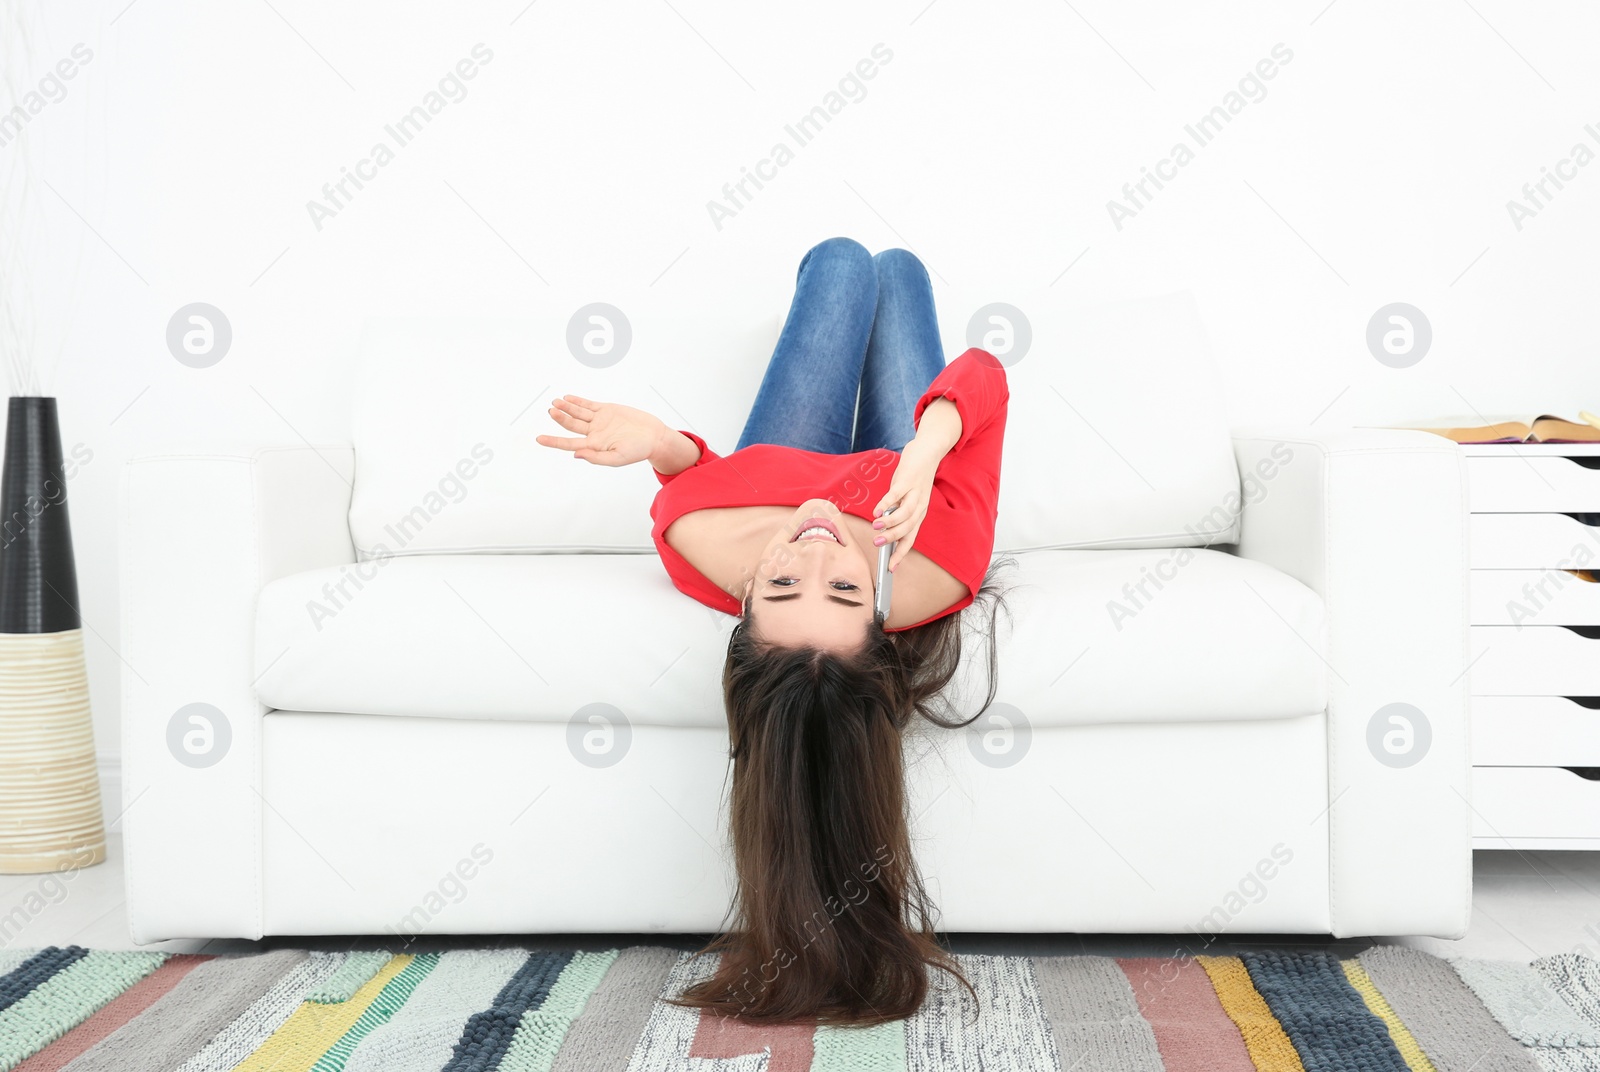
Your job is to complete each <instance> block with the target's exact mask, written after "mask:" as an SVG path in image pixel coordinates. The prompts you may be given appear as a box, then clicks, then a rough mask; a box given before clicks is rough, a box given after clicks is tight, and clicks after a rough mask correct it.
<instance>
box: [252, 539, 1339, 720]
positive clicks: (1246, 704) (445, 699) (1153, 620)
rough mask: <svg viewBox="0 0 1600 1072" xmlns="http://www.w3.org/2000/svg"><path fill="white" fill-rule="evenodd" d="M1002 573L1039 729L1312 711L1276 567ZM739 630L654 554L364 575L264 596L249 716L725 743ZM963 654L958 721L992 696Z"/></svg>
mask: <svg viewBox="0 0 1600 1072" xmlns="http://www.w3.org/2000/svg"><path fill="white" fill-rule="evenodd" d="M1015 558H1016V562H1017V565H1016V568H1014V569H1006V570H1002V571H1001V575H1002V579H1003V580H1006V581H1009V582H1010V583H1011V584H1012V585H1013V588H1012V590H1011V592H1010V594H1009V596H1008V597H1007V598H1008V604H1009V607H1010V611H1011V613H1010V615H1009V620H1008V616H1007V615H1006V614H1004V613H1002V615H1001V617H1000V623H999V634H1000V635H999V678H1000V689H999V692H998V694H997V696H996V700H997V702H1004V703H1006V704H1008V705H1009V706H1010V708H1011V709H1014V711H1016V712H1020V713H1021V716H1022V717H1023V718H1025V719H1026V720H1027V722H1028V723H1029V724H1030V725H1032V726H1034V727H1043V726H1061V725H1078V724H1085V723H1116V722H1160V721H1205V720H1228V719H1259V718H1290V717H1296V716H1300V715H1306V714H1313V713H1316V712H1319V711H1321V710H1322V709H1323V707H1324V706H1325V704H1326V675H1327V674H1328V673H1329V669H1328V667H1327V665H1326V664H1325V663H1324V661H1323V652H1324V640H1323V608H1322V602H1321V599H1320V597H1319V596H1317V594H1316V593H1314V592H1313V591H1312V590H1311V589H1309V588H1307V587H1306V586H1305V585H1303V584H1301V583H1300V582H1299V581H1296V580H1294V579H1293V578H1291V577H1289V576H1287V575H1286V574H1283V573H1280V572H1278V571H1277V570H1275V569H1273V568H1271V567H1270V566H1266V565H1263V564H1261V563H1259V562H1253V561H1250V560H1248V559H1242V558H1238V557H1236V556H1234V555H1231V554H1227V553H1225V552H1221V551H1216V550H1209V549H1196V548H1140V549H1122V550H1052V551H1028V552H1023V553H1021V554H1018V555H1016V556H1015ZM734 621H735V619H734V618H732V617H731V616H729V615H726V614H723V613H721V612H720V611H714V610H711V609H710V608H708V607H705V606H702V605H701V604H699V603H696V602H695V601H694V600H691V599H687V598H685V597H684V596H683V595H682V594H681V593H680V592H678V591H677V590H676V589H675V588H673V587H672V584H671V582H670V581H669V580H668V579H667V575H666V572H665V571H664V570H663V569H662V568H661V563H660V561H659V560H658V559H657V557H656V556H655V555H603V554H596V555H417V556H411V557H396V558H391V559H385V560H376V561H368V562H361V563H355V564H351V565H345V566H336V567H330V568H326V569H317V570H310V571H307V572H304V573H298V574H292V575H290V576H287V577H283V578H280V579H278V580H275V581H273V582H271V583H270V584H268V585H267V586H266V587H265V588H263V589H262V591H261V597H260V600H259V602H258V605H257V611H256V667H255V672H256V695H257V697H258V699H260V700H261V702H262V703H264V704H266V705H267V706H268V707H271V708H276V709H280V710H288V711H339V712H351V713H361V714H392V715H423V716H445V717H455V718H487V719H526V720H534V721H544V722H568V721H572V720H574V719H576V723H575V724H577V725H580V726H582V725H587V724H589V722H590V720H589V715H591V714H595V713H599V714H601V715H603V716H604V717H605V718H606V719H608V720H610V721H612V722H616V721H619V720H625V721H626V723H628V724H640V725H666V726H698V727H720V726H723V725H724V724H725V720H724V716H723V712H722V700H721V672H722V660H723V657H724V655H725V653H726V651H727V642H728V633H729V630H730V629H731V628H732V626H733V623H734ZM970 636H971V634H970V633H969V640H968V643H967V647H966V650H965V651H964V652H963V664H962V672H961V675H960V676H959V677H958V680H957V683H956V686H955V688H954V691H953V695H954V696H955V697H956V698H957V702H958V703H964V702H965V698H966V697H968V696H970V695H972V694H973V693H974V692H977V693H979V694H981V692H982V687H983V685H984V682H985V680H986V679H985V678H984V676H983V675H984V665H983V663H984V660H983V657H984V655H985V652H984V651H983V650H982V649H980V647H979V645H978V644H977V643H976V642H975V641H973V640H971V639H970ZM591 705H604V706H600V707H591ZM967 710H968V711H970V710H971V708H970V707H969V708H967ZM580 712H582V714H580Z"/></svg>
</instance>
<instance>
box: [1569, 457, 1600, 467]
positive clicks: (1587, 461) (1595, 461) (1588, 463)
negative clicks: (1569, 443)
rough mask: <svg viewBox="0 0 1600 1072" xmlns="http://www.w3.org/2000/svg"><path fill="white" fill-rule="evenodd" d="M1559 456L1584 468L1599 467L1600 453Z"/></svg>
mask: <svg viewBox="0 0 1600 1072" xmlns="http://www.w3.org/2000/svg"><path fill="white" fill-rule="evenodd" d="M1560 457H1563V458H1565V459H1567V461H1569V462H1573V463H1574V464H1576V465H1581V466H1583V467H1584V468H1585V469H1600V454H1562V455H1560Z"/></svg>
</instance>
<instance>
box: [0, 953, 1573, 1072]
mask: <svg viewBox="0 0 1600 1072" xmlns="http://www.w3.org/2000/svg"><path fill="white" fill-rule="evenodd" d="M957 959H958V960H959V961H960V963H961V966H962V968H963V969H964V970H965V971H966V973H967V977H968V979H970V980H971V982H972V985H973V987H974V988H975V989H976V990H977V992H978V995H979V999H980V1000H979V1004H978V1006H977V1007H976V1008H975V1007H974V1006H973V1005H972V1000H971V997H970V996H969V995H968V994H967V993H966V991H965V990H964V989H960V988H956V987H954V986H952V985H950V984H949V983H948V981H947V977H945V976H944V975H942V974H940V973H936V974H935V975H934V979H935V981H936V986H935V989H934V991H933V992H932V993H931V994H930V996H929V999H928V1001H927V1003H926V1004H925V1005H924V1006H923V1007H922V1009H921V1010H919V1011H918V1012H917V1014H916V1015H914V1016H912V1017H910V1018H909V1019H906V1020H901V1021H897V1022H895V1023H891V1024H886V1025H883V1026H880V1027H871V1028H842V1027H830V1026H826V1025H818V1024H816V1023H794V1024H786V1025H780V1026H776V1027H761V1026H756V1025H746V1024H743V1023H741V1022H739V1021H736V1020H726V1019H722V1018H719V1017H715V1016H712V1015H709V1014H707V1015H701V1014H700V1013H698V1012H694V1011H691V1010H687V1009H681V1008H678V1007H676V1006H673V1005H668V1004H665V1003H663V1002H658V1001H657V1000H656V998H657V997H658V996H659V995H663V994H667V995H671V994H674V993H677V992H678V991H679V990H680V989H681V988H682V987H683V986H684V985H685V984H687V983H689V982H691V981H693V980H695V979H699V978H702V977H704V976H706V975H709V974H710V973H711V971H712V969H713V968H714V967H715V963H716V961H715V957H714V956H711V955H706V956H699V957H696V956H694V955H693V954H690V953H680V952H678V951H676V950H673V949H666V948H659V947H651V946H631V947H628V948H625V949H610V950H606V951H604V952H597V953H596V952H576V953H574V952H550V951H541V950H528V949H464V950H453V951H449V952H443V953H435V952H429V953H415V954H412V953H388V952H349V953H328V952H319V951H309V950H303V949H282V950H275V951H273V952H269V953H260V954H248V955H223V956H203V955H190V954H166V953H158V952H108V951H100V950H91V949H84V948H81V947H79V946H65V947H61V946H49V947H47V948H43V949H24V950H0V1069H4V1070H9V1069H23V1070H25V1072H47V1070H48V1072H55V1070H58V1069H59V1070H66V1072H90V1070H94V1072H101V1070H104V1072H157V1070H159V1072H172V1070H177V1072H214V1070H222V1069H247V1070H251V1072H338V1070H341V1069H344V1070H349V1072H441V1070H446V1072H468V1070H471V1072H491V1070H495V1069H503V1070H511V1072H533V1070H541V1072H544V1070H555V1072H596V1070H604V1069H618V1070H622V1069H626V1070H629V1072H655V1070H663V1072H667V1070H671V1072H717V1070H727V1072H889V1070H901V1069H906V1070H928V1072H947V1070H964V1069H972V1070H980V1069H981V1070H984V1072H1006V1070H1012V1069H1015V1070H1018V1072H1068V1070H1072V1069H1078V1070H1081V1072H1145V1070H1171V1072H1233V1070H1240V1072H1248V1070H1251V1069H1273V1070H1288V1072H1323V1070H1330V1072H1332V1070H1338V1072H1366V1070H1374V1072H1406V1070H1421V1072H1435V1070H1436V1072H1469V1070H1470V1072H1502V1070H1507V1069H1518V1070H1535V1072H1578V1070H1584V1069H1595V1070H1600V961H1596V960H1594V959H1592V958H1590V957H1586V956H1582V955H1580V954H1576V953H1568V954H1562V955H1559V956H1552V957H1544V958H1541V959H1538V960H1535V961H1533V962H1532V963H1529V964H1524V963H1520V962H1517V961H1495V960H1475V959H1459V958H1449V959H1441V958H1439V957H1435V956H1432V955H1430V954H1427V953H1424V952H1421V951H1419V950H1415V949H1407V948H1402V947H1398V946H1375V947H1373V948H1370V949H1368V950H1366V951H1364V952H1362V953H1360V954H1359V955H1357V956H1354V957H1350V958H1347V959H1341V958H1340V957H1338V956H1335V955H1333V954H1330V953H1323V952H1285V951H1266V952H1245V953H1241V954H1240V955H1238V956H1196V957H1177V958H1167V957H1104V956H1068V957H1014V956H981V955H976V954H959V955H958V957H957Z"/></svg>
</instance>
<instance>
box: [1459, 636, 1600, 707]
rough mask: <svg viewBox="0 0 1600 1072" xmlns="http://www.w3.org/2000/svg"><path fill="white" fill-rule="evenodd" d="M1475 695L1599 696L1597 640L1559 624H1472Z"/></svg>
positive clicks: (1471, 677) (1471, 678) (1599, 648)
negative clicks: (1520, 625) (1519, 625)
mask: <svg viewBox="0 0 1600 1072" xmlns="http://www.w3.org/2000/svg"><path fill="white" fill-rule="evenodd" d="M1467 632H1468V633H1469V635H1470V637H1469V644H1470V645H1471V648H1472V664H1471V669H1470V670H1469V671H1468V675H1469V676H1468V680H1469V682H1470V687H1471V691H1472V694H1473V695H1474V696H1600V639H1591V638H1589V637H1586V636H1583V635H1582V634H1580V633H1578V632H1575V631H1574V630H1572V629H1567V628H1564V627H1562V626H1559V625H1527V626H1523V627H1521V628H1518V627H1517V626H1514V625H1474V626H1472V627H1470V628H1469V629H1468V630H1467Z"/></svg>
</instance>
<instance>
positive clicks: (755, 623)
mask: <svg viewBox="0 0 1600 1072" xmlns="http://www.w3.org/2000/svg"><path fill="white" fill-rule="evenodd" d="M858 396H859V400H858ZM1009 398H1010V394H1009V391H1008V388H1007V385H1006V376H1005V370H1004V368H1003V367H1002V366H1001V364H1000V362H999V361H998V360H996V359H995V358H994V356H993V355H991V354H989V353H987V352H986V351H983V350H978V349H970V350H967V351H966V352H965V353H963V354H962V355H961V356H960V357H958V358H956V360H954V361H952V362H951V363H950V364H948V365H946V364H945V362H944V358H943V352H942V349H941V347H940V344H939V332H938V323H937V320H936V318H935V315H934V306H933V289H932V286H931V284H930V283H929V280H928V273H927V270H926V269H925V268H924V267H923V266H922V263H921V262H920V261H918V260H917V258H916V257H915V256H914V255H913V254H911V253H909V252H907V251H906V250H903V249H890V250H885V251H883V252H882V253H879V254H877V255H876V256H873V255H872V254H869V253H868V252H867V250H866V249H865V248H864V247H863V246H861V245H860V244H859V243H857V242H854V241H851V240H850V239H846V238H830V239H828V240H826V241H824V242H822V243H820V244H818V245H816V246H815V247H813V248H812V249H811V250H809V251H808V252H807V253H806V255H805V257H804V258H803V259H802V260H801V261H800V270H799V275H798V278H797V280H796V284H795V294H794V301H793V304H792V305H791V307H790V310H789V315H788V319H787V320H786V321H785V323H784V327H783V331H782V333H781V335H780V336H779V339H778V345H777V349H776V350H775V351H774V353H773V355H772V359H771V362H770V363H769V365H768V366H767V371H766V375H765V377H764V378H763V380H762V382H761V387H760V390H759V392H758V393H757V395H756V401H755V405H754V407H753V408H752V410H751V413H750V417H749V420H748V421H747V422H746V424H745V428H744V434H743V435H742V436H741V437H740V441H739V446H738V449H736V450H735V451H734V452H733V453H731V454H729V455H726V456H720V455H718V454H717V453H716V452H715V451H713V450H712V449H711V448H710V447H709V446H707V445H706V442H705V440H703V439H702V438H700V437H699V436H698V435H696V434H694V433H693V432H687V431H681V430H675V429H672V428H669V427H668V426H667V425H666V424H664V423H663V422H662V421H661V420H659V419H658V418H656V417H654V416H652V415H650V414H648V413H645V412H643V411H641V410H637V409H632V408H630V407H628V406H623V405H619V404H616V403H606V402H592V401H590V400H588V399H585V398H579V397H577V396H575V395H566V396H565V397H563V398H560V399H556V400H555V402H554V404H553V406H552V408H551V409H550V415H551V417H553V418H554V419H555V421H556V422H557V423H558V424H560V425H561V426H562V427H563V428H565V429H567V430H568V431H570V432H573V433H575V435H574V436H572V437H561V436H552V435H541V436H539V437H538V442H539V443H540V444H541V445H543V446H548V447H553V448H557V449H562V450H569V451H573V452H575V454H576V456H577V457H579V458H583V459H585V460H587V461H590V462H592V463H594V464H596V465H627V464H630V463H633V462H638V461H646V460H647V461H649V462H650V464H651V467H652V468H653V469H654V470H655V473H656V476H657V479H658V480H659V481H660V482H661V485H662V487H661V490H660V491H659V492H658V493H657V494H656V498H655V502H654V503H653V504H652V505H651V509H650V516H651V518H652V519H653V521H654V527H653V530H652V533H651V535H652V537H653V538H654V540H655V543H656V547H657V549H658V550H659V551H660V554H661V561H662V563H663V565H664V566H665V567H666V569H667V573H668V574H669V575H670V577H671V578H672V581H673V583H674V584H675V585H676V586H677V587H678V588H679V590H681V591H683V592H684V593H685V594H687V595H689V596H692V597H693V598H695V599H697V600H699V601H700V602H702V603H705V604H707V605H708V606H711V607H714V608H716V609H718V610H723V611H726V612H727V613H729V614H732V615H736V616H738V618H739V621H738V622H737V623H736V624H735V625H734V627H733V630H732V635H731V636H730V638H729V642H728V656H727V661H726V663H725V664H724V667H723V677H722V687H723V701H724V705H725V707H726V710H727V716H728V731H729V740H730V744H731V751H730V755H731V757H732V760H733V790H732V799H731V804H730V827H731V839H732V843H733V850H734V862H735V871H736V874H737V881H738V888H737V892H736V897H735V907H736V909H737V912H738V920H737V923H736V925H735V927H734V928H733V929H732V930H730V931H727V932H724V933H723V934H721V935H719V936H718V937H716V938H715V939H714V940H713V941H712V942H711V943H710V944H709V945H708V946H707V947H706V949H705V950H703V951H704V952H709V951H713V950H716V951H721V952H722V954H723V955H722V957H721V959H720V962H719V966H718V968H717V970H716V972H715V974H713V975H712V976H710V977H709V978H707V979H704V980H702V981H700V982H698V983H696V984H694V985H692V986H690V987H689V988H687V989H686V990H685V991H684V993H683V994H682V995H680V996H678V997H677V998H676V999H675V1001H676V1003H678V1004H682V1005H686V1006H692V1007H698V1008H705V1009H712V1010H715V1011H717V1012H719V1013H721V1014H723V1015H727V1016H739V1017H741V1018H743V1019H746V1020H752V1021H766V1022H781V1021H789V1020H801V1019H809V1018H812V1017H815V1018H818V1019H821V1020H824V1021H829V1022H849V1023H855V1024H862V1025H865V1024H871V1023H882V1022H886V1021H889V1020H896V1019H902V1018H904V1017H906V1016H909V1015H911V1014H912V1013H913V1012H915V1011H916V1010H917V1008H918V1007H919V1006H920V1005H921V1004H922V1002H923V1000H924V998H925V997H926V993H927V987H928V979H927V969H928V968H930V967H932V968H937V969H940V970H943V971H946V972H949V973H950V974H951V975H952V976H953V977H955V978H956V979H957V980H959V981H960V982H961V983H962V984H963V985H967V980H966V979H965V978H964V977H963V976H962V974H961V972H960V968H959V966H958V965H957V964H956V962H955V960H954V959H953V958H952V957H951V956H950V955H949V954H948V953H947V952H946V951H945V950H944V949H943V948H941V947H940V946H939V944H938V942H937V939H936V934H935V931H934V928H933V917H932V905H931V903H930V901H929V898H928V896H927V893H926V891H925V890H924V887H923V884H922V880H921V878H920V876H919V873H918V870H917V867H916V865H915V862H914V861H913V860H912V858H911V847H910V838H909V834H908V828H907V801H906V793H905V777H904V769H903V765H902V760H901V733H902V731H903V730H904V729H905V728H906V726H907V724H908V723H909V722H910V720H911V717H912V716H913V715H914V714H921V715H922V716H923V717H925V718H927V719H929V720H930V721H932V722H934V723H936V724H938V725H940V726H945V727H947V728H956V727H959V726H965V725H967V724H969V723H970V722H972V721H973V720H974V719H976V718H977V717H978V716H979V715H981V714H982V713H983V710H984V709H985V708H987V707H988V704H989V703H990V702H992V701H993V699H994V695H995V680H994V664H995V612H996V610H997V608H998V606H999V605H1000V604H999V599H1000V593H999V591H998V589H997V587H996V586H995V585H994V584H993V576H994V573H995V568H996V567H998V566H999V565H1000V563H998V562H997V563H995V564H994V566H991V563H990V558H991V555H992V553H993V549H994V525H995V515H996V504H997V502H998V499H999V493H1000V455H1001V445H1002V441H1003V439H1004V435H1005V423H1006V410H1007V403H1008V400H1009ZM890 508H893V512H892V513H886V511H888V510H889V509H890ZM885 542H894V543H895V544H896V547H895V551H894V554H893V556H892V557H891V559H890V570H891V571H892V572H893V574H894V584H893V587H892V589H891V594H892V602H891V606H890V609H889V613H888V617H887V619H886V620H885V621H883V622H882V623H881V624H880V623H879V622H878V621H877V619H876V617H875V615H874V612H873V600H874V595H875V591H874V585H875V578H876V569H877V558H878V547H879V546H880V545H882V544H884V543H885ZM980 599H981V602H982V605H981V606H980V609H987V614H986V615H982V616H980V617H985V618H986V621H985V622H984V623H983V624H984V625H985V626H986V634H987V646H988V670H989V675H988V678H989V690H988V697H987V699H986V700H985V703H984V705H983V707H981V708H979V710H978V711H977V712H975V713H974V714H972V715H971V716H970V717H968V718H966V719H961V720H957V719H956V718H954V717H945V716H944V715H941V714H940V713H939V712H938V710H937V709H936V701H937V700H938V699H939V696H940V693H941V692H942V690H943V689H944V688H945V687H946V686H947V685H948V684H949V682H950V681H951V679H952V677H953V676H954V675H955V673H956V670H957V669H958V666H959V663H960V655H961V640H962V636H961V628H960V619H961V616H960V615H958V614H957V613H956V612H957V611H961V610H962V609H963V608H966V607H968V606H969V605H972V604H973V603H974V602H976V601H979V600H980ZM938 706H939V707H945V708H948V706H949V705H947V704H939V705H938ZM968 990H969V991H970V990H971V987H970V985H968ZM974 996H975V995H974Z"/></svg>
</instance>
